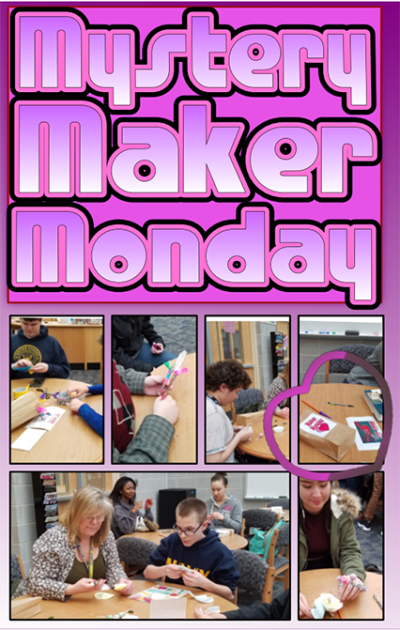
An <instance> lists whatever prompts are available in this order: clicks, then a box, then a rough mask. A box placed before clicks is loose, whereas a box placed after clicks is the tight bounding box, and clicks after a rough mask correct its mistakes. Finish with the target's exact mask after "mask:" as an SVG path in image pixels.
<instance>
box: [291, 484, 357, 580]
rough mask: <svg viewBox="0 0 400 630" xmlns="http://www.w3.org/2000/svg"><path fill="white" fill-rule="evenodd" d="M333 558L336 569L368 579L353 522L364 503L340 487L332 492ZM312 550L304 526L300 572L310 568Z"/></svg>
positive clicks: (300, 543)
mask: <svg viewBox="0 0 400 630" xmlns="http://www.w3.org/2000/svg"><path fill="white" fill-rule="evenodd" d="M330 501H331V513H332V519H331V531H330V542H331V557H332V562H333V566H334V567H335V568H337V569H340V570H341V572H342V574H343V575H349V574H350V573H355V574H356V575H357V576H358V577H359V578H360V579H361V580H364V579H365V569H364V565H363V561H362V556H361V549H360V545H359V544H358V542H357V538H356V532H355V529H354V524H353V520H354V519H355V518H357V517H358V514H359V512H360V511H361V501H360V499H359V498H358V496H357V495H356V494H354V493H353V492H349V491H348V490H344V489H342V488H337V489H335V490H333V491H332V492H331V499H330ZM307 557H308V548H307V539H306V535H305V532H304V529H303V528H302V527H300V542H299V569H300V571H304V570H305V568H306V565H307Z"/></svg>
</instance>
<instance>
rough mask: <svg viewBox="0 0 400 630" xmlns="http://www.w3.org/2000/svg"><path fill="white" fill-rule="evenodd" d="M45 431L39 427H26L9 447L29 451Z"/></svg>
mask: <svg viewBox="0 0 400 630" xmlns="http://www.w3.org/2000/svg"><path fill="white" fill-rule="evenodd" d="M45 433H46V431H41V430H40V429H26V431H24V432H23V434H22V435H20V436H19V438H17V439H16V440H15V442H13V443H12V444H11V448H14V449H16V450H17V451H30V450H31V449H32V448H33V447H34V446H35V444H36V442H39V440H40V438H41V437H43V436H44V434H45Z"/></svg>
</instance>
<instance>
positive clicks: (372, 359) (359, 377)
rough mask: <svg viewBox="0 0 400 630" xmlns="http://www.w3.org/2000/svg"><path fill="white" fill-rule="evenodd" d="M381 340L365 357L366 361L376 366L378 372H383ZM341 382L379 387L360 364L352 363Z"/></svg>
mask: <svg viewBox="0 0 400 630" xmlns="http://www.w3.org/2000/svg"><path fill="white" fill-rule="evenodd" d="M382 351H383V348H382V342H381V343H378V345H377V346H376V348H375V349H374V351H373V353H372V354H370V355H369V357H367V359H366V361H367V362H368V363H370V364H371V365H372V367H374V368H376V369H377V370H378V372H380V373H381V374H383V357H382ZM343 383H347V384H349V385H366V386H367V387H379V385H378V383H377V382H376V380H375V379H374V377H373V376H372V374H370V373H369V372H368V371H367V370H364V368H363V367H361V365H354V366H353V367H352V369H351V370H350V372H349V373H348V375H347V376H346V378H345V379H344V381H343Z"/></svg>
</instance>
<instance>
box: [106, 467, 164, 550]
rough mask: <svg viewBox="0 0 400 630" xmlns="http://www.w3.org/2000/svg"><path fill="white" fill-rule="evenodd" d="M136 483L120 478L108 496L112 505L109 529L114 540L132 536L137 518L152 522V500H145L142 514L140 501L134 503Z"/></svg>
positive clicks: (128, 478) (129, 479) (126, 478)
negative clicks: (128, 535)
mask: <svg viewBox="0 0 400 630" xmlns="http://www.w3.org/2000/svg"><path fill="white" fill-rule="evenodd" d="M135 497H136V481H134V480H133V479H131V478H130V477H120V478H119V479H118V481H117V483H116V484H115V485H114V488H113V489H112V491H111V494H110V500H111V501H112V503H113V505H114V515H113V519H112V523H111V529H112V532H113V534H114V536H115V538H119V537H120V536H123V535H124V534H133V532H135V531H136V524H137V520H138V518H140V517H141V518H146V519H147V520H149V521H154V516H153V513H152V511H151V506H152V505H153V501H152V499H147V501H146V503H145V504H144V512H142V507H143V503H142V501H135Z"/></svg>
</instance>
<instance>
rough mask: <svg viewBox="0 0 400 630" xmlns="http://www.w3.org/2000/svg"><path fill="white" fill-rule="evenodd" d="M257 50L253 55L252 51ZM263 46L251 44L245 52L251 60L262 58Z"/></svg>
mask: <svg viewBox="0 0 400 630" xmlns="http://www.w3.org/2000/svg"><path fill="white" fill-rule="evenodd" d="M255 50H258V54H257V55H255V54H254V51H255ZM264 53H265V51H264V48H263V46H261V44H257V43H255V44H251V45H250V46H249V47H248V49H247V54H248V55H249V57H250V59H252V60H253V61H259V60H260V59H262V58H263V57H264Z"/></svg>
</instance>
